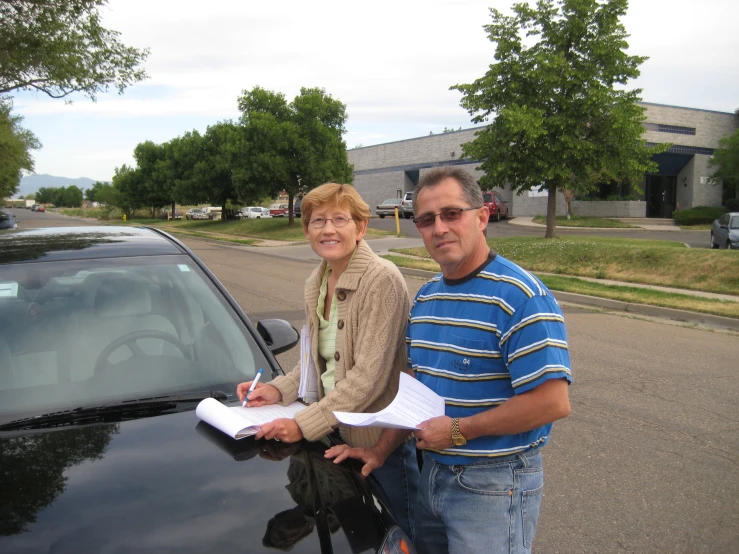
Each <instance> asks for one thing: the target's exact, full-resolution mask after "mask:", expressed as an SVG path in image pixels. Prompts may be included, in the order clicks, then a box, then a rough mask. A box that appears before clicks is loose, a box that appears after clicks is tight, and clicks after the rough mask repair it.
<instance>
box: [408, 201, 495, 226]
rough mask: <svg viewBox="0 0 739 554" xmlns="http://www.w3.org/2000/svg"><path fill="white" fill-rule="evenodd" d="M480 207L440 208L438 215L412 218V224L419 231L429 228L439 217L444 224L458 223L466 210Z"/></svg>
mask: <svg viewBox="0 0 739 554" xmlns="http://www.w3.org/2000/svg"><path fill="white" fill-rule="evenodd" d="M480 208H482V206H473V207H472V208H442V209H441V211H440V212H439V213H438V214H423V215H419V216H418V217H414V218H413V223H415V224H416V227H418V228H419V229H425V228H426V227H431V226H432V225H433V224H434V222H435V221H436V216H439V217H440V218H441V220H442V221H443V222H444V223H449V222H451V221H458V220H459V219H460V218H461V217H462V212H466V211H468V210H479V209H480Z"/></svg>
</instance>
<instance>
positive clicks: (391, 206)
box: [375, 198, 403, 219]
mask: <svg viewBox="0 0 739 554" xmlns="http://www.w3.org/2000/svg"><path fill="white" fill-rule="evenodd" d="M401 201H402V198H388V199H387V200H383V201H382V202H381V203H380V204H378V205H377V206H376V207H375V213H376V214H377V215H378V216H380V219H382V218H383V217H385V216H386V215H389V216H394V215H395V208H398V210H399V214H400V215H401V216H402V215H403V212H402V211H400V202H401Z"/></svg>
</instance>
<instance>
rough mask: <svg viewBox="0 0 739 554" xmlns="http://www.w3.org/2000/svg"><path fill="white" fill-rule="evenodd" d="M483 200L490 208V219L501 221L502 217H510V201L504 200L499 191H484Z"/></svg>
mask: <svg viewBox="0 0 739 554" xmlns="http://www.w3.org/2000/svg"><path fill="white" fill-rule="evenodd" d="M482 201H483V203H484V204H485V205H486V206H487V207H488V210H490V219H491V220H493V221H500V218H501V217H502V218H503V219H508V202H506V201H505V200H503V199H502V198H501V197H500V195H498V193H497V192H484V193H483V194H482Z"/></svg>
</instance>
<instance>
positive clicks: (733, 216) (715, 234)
mask: <svg viewBox="0 0 739 554" xmlns="http://www.w3.org/2000/svg"><path fill="white" fill-rule="evenodd" d="M711 248H728V249H730V250H732V249H737V248H739V212H730V213H726V214H724V215H722V216H721V217H719V218H718V219H717V220H715V221H714V222H713V223H712V224H711Z"/></svg>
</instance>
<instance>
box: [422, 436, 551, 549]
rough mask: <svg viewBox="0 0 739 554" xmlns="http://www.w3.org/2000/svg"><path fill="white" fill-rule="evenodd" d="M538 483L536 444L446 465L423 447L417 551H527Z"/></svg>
mask: <svg viewBox="0 0 739 554" xmlns="http://www.w3.org/2000/svg"><path fill="white" fill-rule="evenodd" d="M543 486H544V470H543V468H542V462H541V452H539V449H536V448H535V449H533V450H530V451H528V452H524V453H522V454H516V455H513V456H506V457H504V458H493V459H489V460H481V461H479V462H475V463H472V464H468V465H451V466H450V465H444V464H440V463H438V462H436V461H434V459H433V458H432V457H431V455H430V454H428V453H426V452H424V454H423V469H422V472H421V482H420V488H419V491H418V505H417V507H416V512H415V518H416V541H415V545H416V548H417V550H418V552H419V554H440V553H447V552H449V553H450V554H462V553H464V554H470V553H473V552H474V553H477V552H485V553H486V554H487V553H490V554H493V553H501V554H503V553H505V554H523V553H526V554H528V553H530V552H531V545H532V544H533V542H534V533H535V532H536V522H537V520H538V518H539V507H540V506H541V497H542V488H543Z"/></svg>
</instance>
